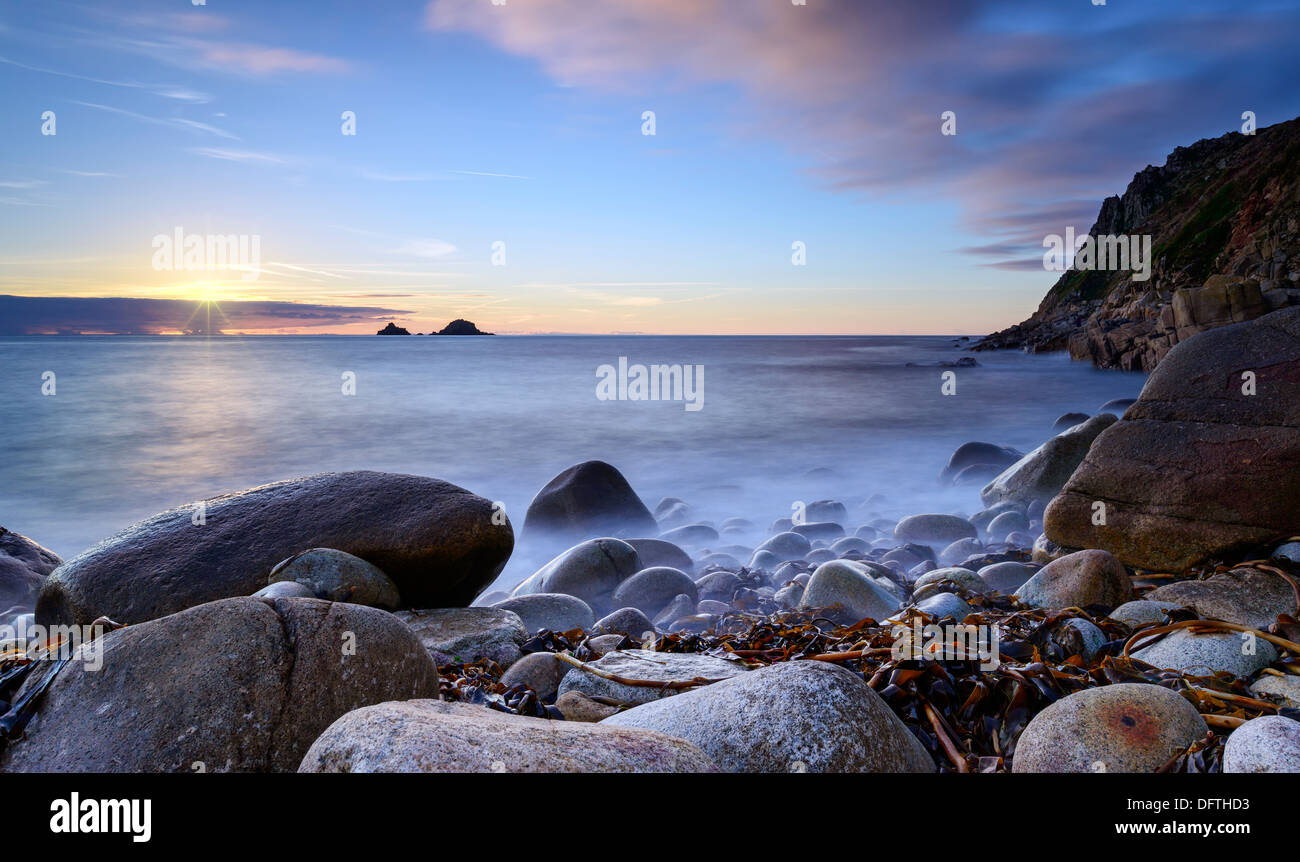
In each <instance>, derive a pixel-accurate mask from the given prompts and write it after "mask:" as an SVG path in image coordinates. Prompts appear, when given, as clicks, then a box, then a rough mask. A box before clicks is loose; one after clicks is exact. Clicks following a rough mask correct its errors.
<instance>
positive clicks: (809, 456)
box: [0, 336, 1145, 585]
mask: <svg viewBox="0 0 1300 862" xmlns="http://www.w3.org/2000/svg"><path fill="white" fill-rule="evenodd" d="M972 355H973V356H975V357H976V358H977V361H978V362H979V366H978V367H974V368H956V369H951V370H953V371H954V372H955V374H956V394H955V395H943V394H942V393H941V383H942V380H941V375H942V373H943V372H944V371H945V370H948V369H945V368H942V367H938V363H940V362H944V361H948V362H951V361H954V360H957V359H959V358H961V357H962V356H972ZM621 356H622V357H627V361H628V362H629V363H643V364H650V363H656V364H675V363H680V364H682V365H692V366H703V386H702V390H701V392H702V401H701V403H702V409H700V410H698V411H691V410H686V409H684V408H685V405H684V404H683V403H682V402H680V401H676V402H674V401H659V402H649V401H617V400H613V401H609V400H600V399H598V398H597V397H596V390H597V381H598V377H597V369H598V367H599V366H601V365H605V364H610V365H617V363H618V360H619V357H621ZM908 363H918V365H917V366H914V367H909V366H908ZM47 371H53V372H54V374H55V376H54V383H55V386H56V389H55V394H54V395H43V394H42V375H43V374H44V373H45V372H47ZM345 372H353V373H354V374H355V379H356V393H355V395H345V394H343V375H344V374H345ZM1144 381H1145V376H1144V375H1140V374H1130V373H1123V372H1116V371H1098V370H1096V369H1093V368H1091V367H1089V366H1088V365H1087V364H1085V363H1079V362H1072V361H1070V360H1069V359H1068V358H1067V357H1065V356H1064V355H1061V354H1057V355H1039V356H1029V355H1025V354H1021V353H1017V352H998V353H979V354H971V353H969V352H967V351H965V350H963V349H961V348H960V347H959V346H958V345H957V344H956V342H955V340H954V339H953V338H951V337H914V336H872V337H653V336H640V337H637V336H599V337H597V336H572V337H569V336H559V337H557V336H546V337H543V336H536V337H505V336H496V337H491V338H486V337H485V338H448V337H441V338H434V337H409V338H403V337H388V338H380V337H348V336H321V337H303V336H292V337H259V338H239V337H217V338H196V337H184V338H183V337H177V338H161V337H138V338H137V337H120V336H119V337H103V338H97V337H25V338H0V398H2V399H3V403H4V405H5V410H4V422H3V432H2V434H0V445H2V446H3V458H0V525H3V526H5V527H7V528H9V529H11V530H14V531H17V532H20V533H23V534H26V535H28V536H30V537H32V538H33V539H35V540H36V541H38V542H41V543H42V544H44V545H46V546H48V547H50V548H51V549H53V550H54V551H56V552H58V553H59V554H61V555H63V556H64V557H65V558H66V557H68V556H71V555H73V554H76V553H78V552H80V551H82V550H84V549H85V548H86V547H88V546H89V545H91V544H93V543H94V542H96V541H98V540H99V539H101V538H103V537H105V536H107V535H109V534H111V533H113V532H115V531H116V530H118V529H120V528H122V527H125V526H127V525H128V524H130V523H132V522H134V521H137V520H139V519H141V518H144V517H146V516H148V515H151V514H153V513H154V512H157V511H160V510H162V509H165V508H169V507H171V506H175V505H180V504H184V503H188V502H191V501H194V500H198V499H203V498H207V497H212V496H214V495H216V494H219V493H222V492H226V491H232V490H238V489H241V488H245V487H250V486H253V485H258V484H263V483H266V482H271V481H276V480H279V479H286V478H291V477H294V476H300V475H305V474H309V473H316V472H322V471H329V470H353V469H372V470H386V471H393V472H405V473H415V474H420V475H426V476H436V477H439V478H442V479H446V480H448V481H451V482H455V483H456V484H459V485H463V486H464V487H466V488H469V489H470V490H472V491H474V492H476V493H478V494H480V495H482V496H484V497H488V498H490V499H492V500H494V501H500V502H502V503H503V504H504V505H505V509H506V512H507V513H508V514H509V516H510V518H511V520H512V522H513V523H514V525H515V529H516V533H517V534H518V532H519V530H520V527H522V524H523V515H524V512H525V511H526V509H527V506H528V502H529V501H530V500H531V499H532V497H533V495H534V494H535V493H536V492H537V490H538V489H539V488H541V487H542V486H543V485H544V484H545V483H546V482H547V481H548V480H549V479H550V478H551V477H552V476H554V475H555V474H556V473H558V472H559V471H561V470H563V469H564V468H566V467H568V466H571V465H573V464H575V463H578V462H580V461H585V460H590V459H600V460H604V461H608V462H610V463H611V464H614V465H615V466H616V467H618V468H619V469H620V470H621V471H622V472H623V474H624V475H625V476H627V478H628V480H629V481H630V482H631V483H632V486H633V487H634V488H635V489H636V490H637V491H638V492H639V494H640V495H641V497H642V499H643V500H645V502H646V504H647V506H649V507H650V508H651V509H653V508H654V506H655V504H656V502H657V501H658V500H659V499H660V498H661V497H663V496H676V497H681V498H683V499H685V500H686V501H687V502H688V503H690V504H691V505H692V506H693V508H694V509H695V510H696V511H697V512H698V513H699V516H700V518H701V519H708V520H712V521H714V522H718V521H721V520H724V519H726V518H728V517H744V518H748V519H750V520H753V521H755V522H756V523H757V524H758V525H760V527H762V528H766V526H767V525H768V524H770V523H771V522H772V521H773V520H774V519H776V518H780V517H788V516H789V515H790V514H791V506H792V504H793V502H794V501H798V500H802V501H810V500H816V499H826V498H834V499H838V500H841V501H843V502H844V503H845V504H846V505H847V506H848V507H849V511H850V512H851V513H855V514H854V515H851V516H850V520H851V521H853V520H854V517H856V513H861V514H862V515H863V520H864V521H865V520H866V517H865V516H866V511H865V510H863V509H860V508H858V507H859V505H860V504H861V502H862V501H863V500H864V499H865V498H866V497H868V496H870V495H872V494H877V493H879V494H883V495H885V497H886V498H887V503H885V504H883V505H881V506H877V507H873V509H879V510H880V511H881V512H882V513H883V514H886V515H890V516H895V517H896V516H901V515H906V514H911V513H915V512H924V511H941V512H951V511H956V512H960V513H964V514H970V513H973V512H974V511H976V510H978V509H979V508H980V505H979V496H978V491H979V488H978V486H976V487H964V488H944V487H941V486H940V485H939V483H938V479H937V476H938V473H939V471H940V470H941V469H942V468H943V466H944V464H945V463H946V462H947V459H948V457H949V455H950V454H951V453H952V451H953V449H955V448H956V447H957V446H959V445H960V444H962V443H964V442H966V441H969V440H984V441H988V442H992V443H997V444H999V445H1006V446H1014V447H1016V448H1018V449H1020V450H1021V451H1028V450H1029V449H1031V448H1033V447H1034V446H1036V445H1038V444H1039V443H1041V442H1042V441H1043V440H1044V439H1045V438H1046V437H1047V436H1049V435H1050V433H1051V428H1052V423H1053V421H1054V420H1055V419H1056V418H1057V417H1058V416H1059V415H1060V414H1062V413H1066V412H1070V411H1081V412H1085V413H1091V412H1094V411H1096V409H1097V408H1098V407H1099V406H1100V405H1101V404H1103V403H1104V402H1106V401H1108V400H1110V399H1112V398H1126V397H1135V396H1136V395H1137V394H1138V393H1139V392H1140V390H1141V388H1142V384H1143V383H1144ZM857 523H858V522H856V521H855V522H854V523H850V524H846V525H845V526H846V527H847V528H848V529H849V530H850V532H852V530H853V528H854V527H855V526H856V525H857ZM536 556H537V553H536V552H535V551H534V549H530V548H529V547H528V546H527V545H523V546H521V547H519V548H517V551H516V555H515V558H514V559H512V562H511V564H510V565H508V566H507V569H506V572H505V574H504V575H503V577H502V579H501V584H502V585H505V584H507V583H510V584H512V583H514V582H515V581H517V580H519V579H521V578H522V577H524V576H526V575H527V574H529V573H530V572H531V570H532V567H533V566H534V565H535V564H536V563H537V562H539V561H538V560H537V559H535V557H536Z"/></svg>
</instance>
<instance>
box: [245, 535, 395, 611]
mask: <svg viewBox="0 0 1300 862" xmlns="http://www.w3.org/2000/svg"><path fill="white" fill-rule="evenodd" d="M269 581H270V583H272V584H274V583H278V582H282V581H289V582H296V583H299V584H302V585H303V586H305V587H307V588H308V589H310V590H311V591H312V593H313V594H314V595H315V597H316V598H318V599H329V600H330V601H331V602H351V603H352V604H354V605H369V606H370V607H372V608H384V609H385V610H390V611H391V610H394V609H396V608H397V607H399V606H400V605H401V603H402V599H401V597H400V596H399V595H398V594H397V586H396V585H395V584H394V583H393V582H392V581H391V580H389V578H388V576H387V575H385V574H384V573H383V572H381V571H380V570H379V567H378V566H375V565H373V564H371V563H367V562H366V561H365V560H363V559H361V558H360V557H354V556H352V555H351V554H345V553H344V552H343V551H336V550H334V549H333V548H311V549H309V550H306V551H299V552H298V553H297V554H294V555H293V556H292V557H290V558H289V559H287V560H284V561H283V562H281V563H279V564H277V565H276V567H275V568H274V569H271V574H270V576H269Z"/></svg>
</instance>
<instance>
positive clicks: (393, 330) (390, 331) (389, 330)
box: [375, 321, 411, 335]
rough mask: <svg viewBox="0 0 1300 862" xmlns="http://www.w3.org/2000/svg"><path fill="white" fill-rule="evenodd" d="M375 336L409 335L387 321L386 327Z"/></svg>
mask: <svg viewBox="0 0 1300 862" xmlns="http://www.w3.org/2000/svg"><path fill="white" fill-rule="evenodd" d="M375 334H376V335H410V334H411V333H409V332H407V331H406V330H405V329H403V328H402V327H400V326H398V325H397V324H396V323H393V322H392V321H389V322H388V325H387V326H385V327H384V328H383V329H381V330H379V331H378V332H376V333H375Z"/></svg>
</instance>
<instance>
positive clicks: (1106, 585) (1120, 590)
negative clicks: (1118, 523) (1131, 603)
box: [1015, 551, 1133, 610]
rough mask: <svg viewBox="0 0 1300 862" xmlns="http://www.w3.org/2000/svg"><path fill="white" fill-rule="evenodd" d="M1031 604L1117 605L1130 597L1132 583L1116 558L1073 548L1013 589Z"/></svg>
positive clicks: (1046, 606)
mask: <svg viewBox="0 0 1300 862" xmlns="http://www.w3.org/2000/svg"><path fill="white" fill-rule="evenodd" d="M1015 597H1016V599H1017V600H1018V601H1019V602H1020V603H1021V604H1022V605H1028V606H1029V607H1033V608H1049V609H1051V610H1060V609H1061V608H1070V607H1076V608H1083V607H1087V606H1088V605H1104V606H1106V607H1109V608H1114V607H1118V606H1119V605H1122V604H1124V603H1125V602H1127V601H1128V600H1129V599H1131V598H1132V597H1133V584H1132V582H1131V581H1130V580H1129V576H1128V572H1126V571H1125V570H1124V566H1123V565H1122V564H1121V563H1120V561H1119V560H1117V559H1115V558H1114V557H1113V556H1112V555H1110V554H1108V553H1106V552H1105V551H1076V552H1075V553H1073V554H1067V555H1066V556H1064V557H1061V558H1059V559H1056V560H1053V561H1052V562H1050V563H1048V564H1047V565H1046V566H1043V567H1042V568H1041V569H1039V570H1038V571H1037V572H1035V573H1034V576H1033V577H1031V578H1030V579H1029V580H1027V581H1025V583H1024V584H1023V585H1021V587H1020V589H1018V590H1016V593H1015Z"/></svg>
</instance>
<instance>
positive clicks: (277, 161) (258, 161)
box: [190, 147, 289, 165]
mask: <svg viewBox="0 0 1300 862" xmlns="http://www.w3.org/2000/svg"><path fill="white" fill-rule="evenodd" d="M190 152H191V153H194V154H195V155H196V156H203V157H204V158H207V159H218V160H220V161H223V162H242V163H244V164H254V165H287V164H289V160H288V159H286V158H284V157H283V156H277V155H274V154H272V153H259V152H255V151H253V150H229V149H224V148H222V147H191V148H190Z"/></svg>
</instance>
